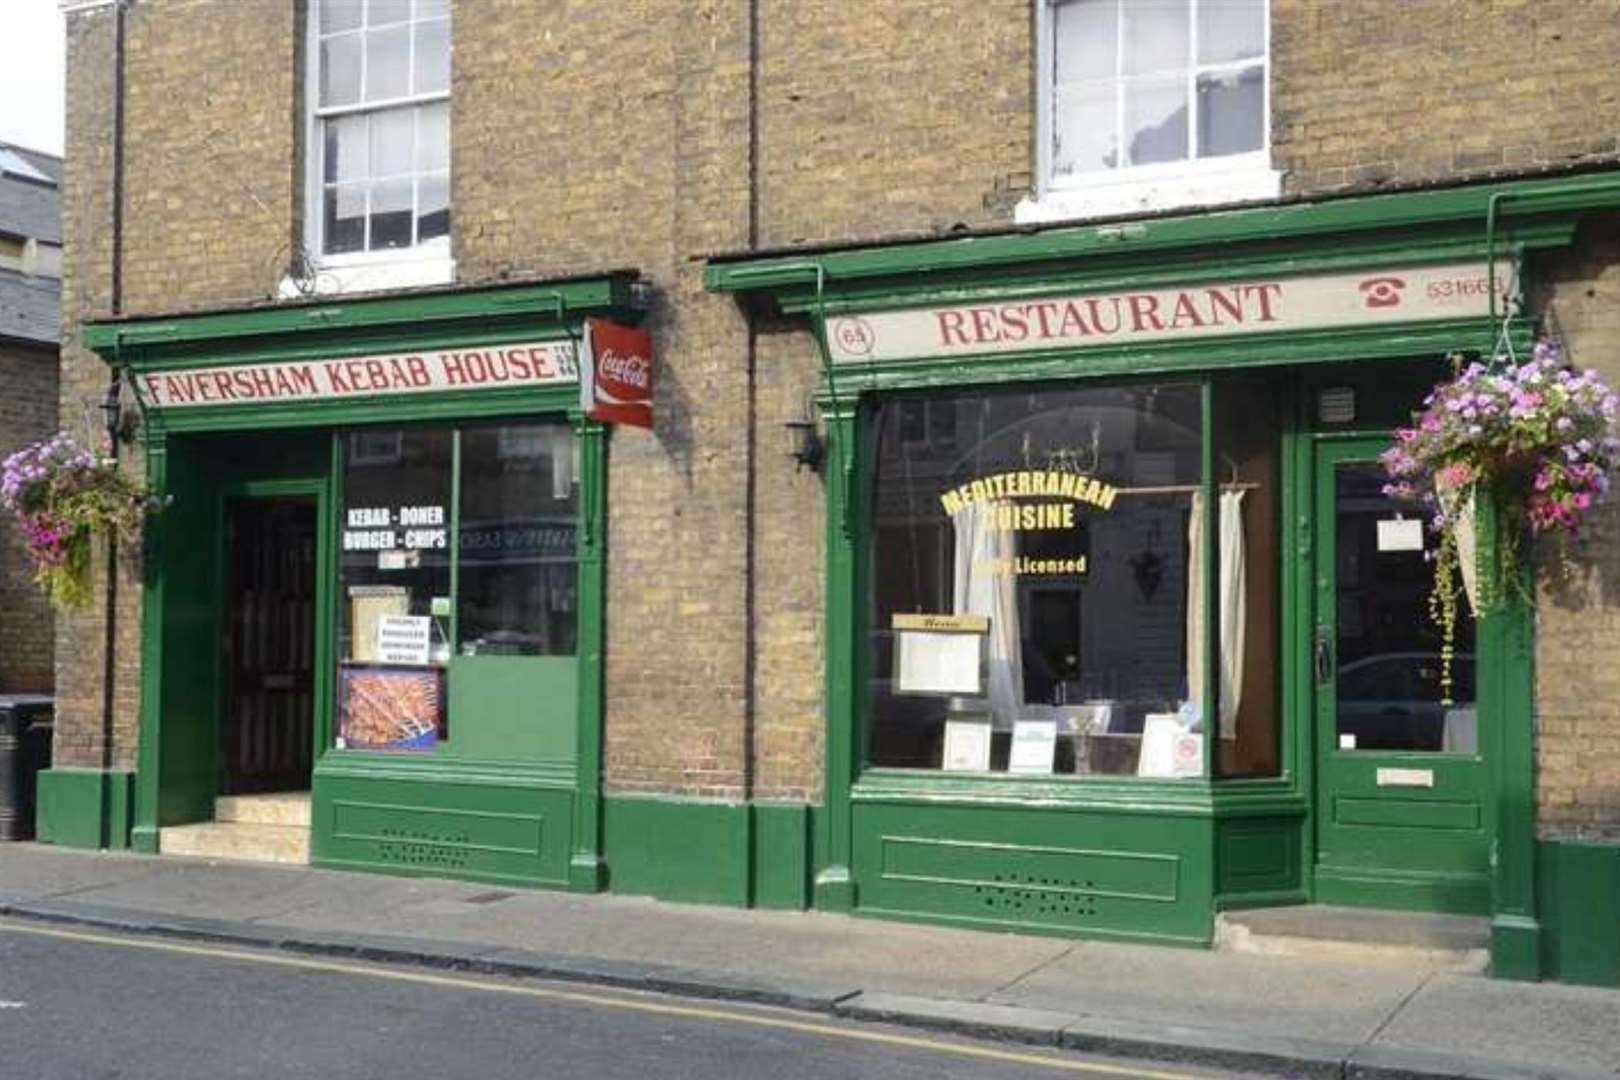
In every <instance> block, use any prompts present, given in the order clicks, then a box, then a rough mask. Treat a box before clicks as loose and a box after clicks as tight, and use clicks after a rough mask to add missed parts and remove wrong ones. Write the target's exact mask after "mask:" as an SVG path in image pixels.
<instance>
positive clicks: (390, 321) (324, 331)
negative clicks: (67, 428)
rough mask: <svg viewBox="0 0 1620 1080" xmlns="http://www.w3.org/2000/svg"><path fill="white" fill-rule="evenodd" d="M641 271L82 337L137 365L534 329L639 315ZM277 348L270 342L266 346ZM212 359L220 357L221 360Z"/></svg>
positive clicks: (100, 326)
mask: <svg viewBox="0 0 1620 1080" xmlns="http://www.w3.org/2000/svg"><path fill="white" fill-rule="evenodd" d="M636 282H637V275H636V273H635V272H634V271H629V270H615V271H610V272H608V273H605V274H601V275H595V276H590V277H573V278H563V279H558V280H553V281H542V282H525V283H522V284H515V285H497V286H489V287H483V288H466V289H439V290H431V291H421V292H414V293H406V294H399V293H390V294H386V295H380V296H368V297H354V298H349V299H343V300H330V301H321V302H314V303H302V302H289V303H282V304H276V305H265V306H262V307H255V308H246V309H235V310H230V311H213V312H199V313H196V314H176V315H167V316H156V317H149V318H148V317H143V318H130V319H115V320H94V321H90V322H86V323H85V324H84V326H83V328H82V330H81V333H80V337H81V340H82V341H83V343H84V345H85V346H86V347H87V348H90V349H93V350H95V351H96V352H99V353H102V354H104V355H105V354H110V353H113V352H119V353H123V352H126V351H129V350H133V351H135V352H136V354H137V355H136V356H126V357H125V359H128V360H130V361H131V362H132V363H139V362H141V361H142V360H143V359H145V357H146V356H147V355H148V354H161V353H165V352H171V351H174V350H176V349H177V348H179V347H190V348H192V349H196V350H198V351H201V350H202V349H203V348H208V349H212V350H216V351H217V350H218V349H219V348H220V347H221V346H224V347H227V348H232V349H233V350H235V349H245V348H248V347H251V346H249V343H250V342H254V341H263V340H266V339H278V338H284V339H286V340H287V341H288V342H290V343H296V342H299V341H308V340H310V339H311V338H312V337H317V336H319V337H326V336H336V335H342V336H353V337H362V338H363V337H365V336H367V335H368V334H375V333H381V332H387V331H397V330H401V329H403V330H405V331H406V332H408V333H409V334H410V335H411V336H412V340H417V339H420V338H424V337H428V336H434V335H439V334H456V333H461V332H465V331H467V330H473V331H476V332H485V331H487V329H488V328H489V326H490V323H491V322H492V321H494V322H496V323H512V324H516V325H519V326H528V327H531V328H532V327H534V326H535V325H537V323H544V322H554V323H558V324H563V323H566V322H568V321H570V320H574V321H577V320H578V319H580V318H583V317H584V316H586V315H607V314H612V315H614V316H615V317H617V318H620V319H624V320H627V321H634V320H637V319H639V309H638V306H637V303H636V301H635V298H634V291H635V290H634V286H635V284H636ZM259 347H261V348H271V349H273V348H274V347H275V346H274V345H273V344H272V345H261V346H259ZM214 362H216V363H217V362H218V360H217V357H216V359H215V361H214Z"/></svg>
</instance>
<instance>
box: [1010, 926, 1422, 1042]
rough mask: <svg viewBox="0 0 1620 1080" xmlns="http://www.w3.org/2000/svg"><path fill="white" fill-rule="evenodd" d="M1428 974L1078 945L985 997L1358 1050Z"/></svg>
mask: <svg viewBox="0 0 1620 1080" xmlns="http://www.w3.org/2000/svg"><path fill="white" fill-rule="evenodd" d="M1427 974H1428V973H1426V972H1424V971H1409V970H1405V969H1403V968H1399V967H1394V966H1391V965H1387V964H1379V965H1364V966H1358V965H1350V964H1345V963H1335V964H1325V963H1322V962H1320V961H1319V960H1314V959H1310V960H1308V959H1302V958H1299V957H1290V956H1258V955H1249V954H1241V953H1219V952H1205V951H1195V950H1190V949H1169V948H1152V947H1143V946H1135V945H1115V944H1109V943H1103V942H1084V943H1081V944H1080V945H1078V946H1076V947H1075V948H1074V949H1073V950H1072V951H1070V952H1069V953H1068V954H1067V955H1065V956H1063V957H1061V958H1059V959H1057V960H1055V961H1053V962H1052V963H1050V964H1048V965H1046V966H1045V967H1043V968H1041V969H1040V970H1039V971H1036V972H1034V973H1032V974H1030V975H1028V976H1027V977H1025V978H1023V979H1020V980H1019V981H1018V982H1016V983H1014V984H1013V985H1011V986H1008V987H1005V988H1003V989H1001V990H999V991H997V992H996V993H995V994H994V995H992V997H991V1000H993V1001H997V1002H1005V1003H1007V1004H1016V1005H1033V1006H1038V1007H1042V1008H1049V1009H1051V1008H1056V1009H1067V1010H1073V1011H1074V1012H1076V1013H1080V1014H1083V1015H1086V1016H1093V1017H1111V1018H1115V1019H1120V1020H1131V1021H1136V1022H1140V1023H1149V1024H1151V1023H1163V1022H1168V1021H1174V1022H1176V1023H1180V1024H1187V1025H1192V1026H1197V1027H1204V1028H1238V1029H1241V1030H1244V1031H1248V1032H1251V1033H1255V1034H1262V1035H1267V1036H1278V1037H1284V1038H1305V1039H1314V1040H1318V1041H1322V1042H1331V1043H1341V1044H1350V1045H1358V1044H1360V1043H1361V1042H1363V1041H1365V1040H1367V1039H1369V1038H1371V1037H1372V1035H1373V1034H1374V1033H1375V1032H1376V1031H1377V1030H1378V1029H1379V1026H1380V1025H1382V1024H1383V1023H1384V1022H1385V1021H1386V1020H1387V1019H1388V1018H1389V1016H1391V1015H1392V1014H1393V1013H1394V1012H1395V1011H1396V1010H1397V1009H1398V1008H1400V1006H1401V1003H1402V1002H1403V1001H1405V1000H1406V998H1407V997H1408V996H1409V995H1411V994H1412V993H1413V991H1415V990H1416V989H1417V988H1418V987H1419V986H1421V985H1422V983H1423V981H1424V979H1425V978H1426V977H1427Z"/></svg>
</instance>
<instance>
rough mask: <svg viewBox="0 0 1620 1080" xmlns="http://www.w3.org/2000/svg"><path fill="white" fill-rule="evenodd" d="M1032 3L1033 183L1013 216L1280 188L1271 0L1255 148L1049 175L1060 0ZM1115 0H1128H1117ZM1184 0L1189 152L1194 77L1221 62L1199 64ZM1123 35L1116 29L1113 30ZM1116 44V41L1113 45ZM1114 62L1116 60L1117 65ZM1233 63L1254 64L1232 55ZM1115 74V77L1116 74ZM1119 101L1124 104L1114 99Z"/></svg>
mask: <svg viewBox="0 0 1620 1080" xmlns="http://www.w3.org/2000/svg"><path fill="white" fill-rule="evenodd" d="M1034 2H1035V78H1036V85H1035V102H1036V109H1035V112H1036V120H1035V190H1034V192H1033V193H1032V194H1031V195H1030V196H1029V197H1027V198H1025V199H1024V200H1023V201H1021V202H1020V203H1019V204H1018V206H1017V207H1015V209H1014V218H1015V220H1017V221H1018V222H1020V223H1024V222H1031V223H1038V222H1047V221H1063V220H1070V219H1075V218H1088V217H1106V216H1111V215H1117V214H1131V213H1140V212H1148V211H1154V210H1165V209H1171V208H1175V207H1184V206H1203V205H1216V204H1224V203H1234V202H1251V201H1256V200H1264V199H1275V198H1277V197H1278V196H1279V195H1281V194H1282V173H1281V172H1279V171H1277V170H1275V169H1273V168H1272V167H1271V0H1263V2H1264V4H1265V9H1266V10H1265V20H1264V27H1265V30H1264V32H1265V55H1264V59H1263V60H1262V61H1261V67H1262V71H1263V73H1264V75H1263V77H1264V92H1263V94H1262V95H1261V99H1262V108H1263V115H1262V121H1261V132H1262V135H1263V138H1264V140H1265V142H1264V144H1263V145H1262V146H1261V148H1260V149H1259V150H1255V151H1251V152H1249V153H1244V154H1226V155H1223V156H1221V157H1211V158H1196V157H1190V156H1189V157H1188V158H1185V159H1183V160H1181V161H1170V162H1163V163H1160V164H1154V165H1133V166H1127V167H1124V168H1119V169H1106V170H1098V171H1095V172H1088V173H1076V174H1073V175H1070V176H1066V177H1064V178H1063V179H1062V180H1061V181H1055V180H1054V178H1053V176H1052V165H1053V162H1052V135H1053V114H1054V110H1055V109H1056V96H1057V95H1056V84H1055V80H1056V77H1057V56H1056V46H1055V42H1054V34H1055V33H1056V19H1055V18H1054V14H1053V8H1054V7H1055V6H1056V5H1057V4H1058V3H1061V2H1062V0H1034ZM1120 2H1121V3H1122V4H1128V3H1130V0H1120ZM1200 2H1201V0H1189V20H1190V23H1191V25H1190V27H1189V29H1188V56H1189V60H1190V62H1189V64H1188V68H1187V79H1188V83H1189V86H1188V99H1187V100H1188V103H1189V105H1188V115H1187V140H1188V149H1189V152H1190V151H1192V150H1194V149H1195V148H1196V147H1197V140H1198V116H1197V112H1198V110H1197V107H1196V106H1197V100H1198V99H1197V89H1198V88H1197V80H1198V75H1199V73H1200V71H1203V70H1208V69H1218V68H1221V67H1225V66H1228V65H1214V64H1211V65H1203V66H1202V67H1201V66H1200V65H1199V64H1198V63H1197V56H1198V5H1199V3H1200ZM1120 37H1121V38H1123V34H1120ZM1116 47H1118V48H1123V47H1124V46H1123V44H1118V43H1117V45H1116ZM1116 66H1117V65H1116ZM1229 66H1230V67H1231V68H1232V69H1233V70H1240V69H1242V68H1246V67H1251V66H1253V61H1252V60H1248V61H1235V62H1233V63H1232V64H1231V65H1229ZM1116 77H1117V76H1116ZM1121 107H1123V106H1121Z"/></svg>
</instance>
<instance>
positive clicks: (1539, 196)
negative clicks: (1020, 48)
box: [705, 172, 1620, 310]
mask: <svg viewBox="0 0 1620 1080" xmlns="http://www.w3.org/2000/svg"><path fill="white" fill-rule="evenodd" d="M1614 205H1620V174H1616V173H1612V172H1610V173H1604V174H1594V175H1592V176H1586V177H1575V178H1565V179H1551V180H1532V181H1515V182H1507V183H1496V184H1479V185H1473V186H1468V187H1454V188H1443V189H1434V190H1425V191H1414V192H1402V193H1391V194H1383V195H1367V196H1349V197H1337V198H1329V199H1321V200H1317V201H1311V202H1297V203H1290V204H1286V205H1267V206H1260V207H1242V208H1235V209H1229V210H1215V211H1208V212H1194V213H1187V214H1178V215H1174V216H1165V217H1159V218H1153V219H1147V220H1138V221H1126V222H1107V223H1103V224H1091V225H1084V226H1068V227H1057V228H1039V229H1030V230H1025V231H1017V232H1009V233H1000V234H988V235H976V236H963V237H951V238H947V239H928V240H916V241H901V242H896V243H890V244H885V245H881V246H876V245H874V246H863V247H853V248H848V249H843V250H835V251H823V252H806V253H802V254H791V253H777V254H771V255H766V256H755V255H736V256H719V257H716V258H714V259H711V260H710V262H709V265H708V267H707V269H706V272H705V283H706V285H707V287H708V288H709V289H710V290H711V291H714V292H735V293H744V292H765V293H771V294H774V295H776V296H777V297H778V299H779V302H780V303H781V304H782V306H783V307H784V309H787V310H792V309H794V308H800V309H808V308H809V307H811V306H814V305H816V304H817V303H818V300H819V299H820V298H818V296H817V293H818V285H819V291H820V292H821V293H824V294H825V300H826V301H827V302H828V308H827V309H828V310H834V308H833V307H832V304H833V303H834V302H838V301H842V300H843V299H844V298H846V297H848V298H849V299H857V298H858V299H859V300H861V301H874V300H876V299H877V298H878V295H879V293H881V292H882V291H883V290H882V289H881V287H880V286H879V285H878V284H877V283H881V282H883V281H884V280H885V279H888V280H890V281H894V282H899V283H900V287H901V288H902V289H904V290H906V291H908V292H910V291H915V292H916V293H919V294H920V293H923V292H925V291H929V290H932V289H936V288H949V287H950V285H951V284H952V277H953V275H963V276H961V277H959V278H958V279H957V281H956V284H958V285H961V284H964V283H965V284H966V285H967V287H969V288H972V287H973V285H972V282H973V281H974V278H975V277H977V278H978V279H979V281H980V284H981V285H988V284H991V283H990V282H986V281H984V280H983V279H984V278H985V277H986V276H988V275H989V274H992V273H994V274H996V275H997V277H998V279H999V280H998V282H997V284H1005V283H1006V280H1005V278H1004V277H1001V275H1002V274H1003V273H1004V272H1005V271H1006V270H1007V269H1008V268H1018V267H1029V268H1032V269H1033V268H1036V267H1039V268H1040V269H1041V273H1042V280H1043V281H1046V282H1055V281H1057V280H1063V279H1064V277H1065V275H1067V274H1069V273H1074V275H1075V276H1074V277H1072V278H1068V279H1067V285H1068V286H1069V287H1072V286H1073V285H1074V284H1076V283H1079V282H1082V281H1085V280H1087V275H1089V274H1092V273H1095V274H1097V277H1096V278H1095V279H1094V280H1095V281H1097V282H1098V283H1099V284H1101V283H1102V282H1105V281H1113V282H1114V283H1118V284H1124V283H1127V282H1133V281H1141V282H1144V283H1145V282H1147V281H1151V280H1163V279H1167V278H1175V279H1177V280H1191V278H1190V277H1189V268H1190V267H1196V266H1198V265H1200V264H1202V265H1204V266H1207V267H1208V268H1209V270H1210V271H1211V272H1214V271H1216V270H1219V271H1220V272H1222V273H1230V272H1233V271H1234V270H1237V269H1238V268H1240V267H1242V266H1244V265H1245V264H1246V263H1247V265H1250V266H1253V267H1256V268H1258V267H1262V266H1267V265H1270V266H1271V267H1272V271H1268V272H1274V271H1275V269H1277V268H1278V261H1279V260H1283V261H1284V262H1286V260H1287V259H1288V258H1290V257H1291V253H1296V254H1297V253H1303V256H1304V257H1303V258H1301V259H1299V260H1298V264H1297V266H1296V269H1298V270H1305V269H1312V268H1322V267H1326V266H1330V265H1334V264H1335V262H1338V263H1339V264H1341V265H1342V264H1343V261H1344V260H1346V259H1352V260H1353V259H1360V260H1363V262H1364V264H1366V265H1377V264H1380V263H1384V262H1392V261H1396V260H1406V261H1411V260H1412V259H1413V258H1417V259H1421V260H1426V261H1433V260H1434V259H1436V258H1439V259H1449V258H1454V257H1457V256H1458V255H1461V254H1463V253H1472V254H1477V255H1484V254H1485V253H1486V249H1487V247H1488V246H1489V244H1490V241H1488V240H1487V237H1486V226H1487V218H1488V217H1489V216H1492V215H1493V213H1494V216H1495V218H1496V224H1497V225H1498V226H1499V227H1500V228H1501V230H1502V233H1503V235H1502V237H1501V241H1502V243H1503V248H1502V249H1501V250H1503V251H1504V252H1505V251H1506V250H1507V249H1508V248H1511V247H1513V246H1518V247H1520V248H1523V249H1525V250H1532V249H1535V248H1538V247H1542V246H1557V245H1561V244H1567V243H1568V242H1569V236H1570V232H1571V231H1572V229H1573V226H1574V217H1575V215H1578V214H1579V213H1580V212H1582V211H1584V210H1589V209H1594V208H1600V207H1605V206H1614ZM1312 252H1317V254H1312ZM1167 256H1169V257H1167ZM1091 267H1095V268H1096V269H1095V271H1093V270H1091V269H1084V268H1091ZM1109 275H1118V276H1117V277H1113V278H1111V277H1109ZM1133 275H1140V276H1133ZM935 282H938V283H939V284H938V285H935V284H933V283H935ZM887 291H888V293H889V295H890V296H891V298H892V295H893V293H894V291H895V290H894V289H893V288H890V289H889V290H887ZM979 294H980V293H978V292H975V295H979ZM891 302H892V299H891Z"/></svg>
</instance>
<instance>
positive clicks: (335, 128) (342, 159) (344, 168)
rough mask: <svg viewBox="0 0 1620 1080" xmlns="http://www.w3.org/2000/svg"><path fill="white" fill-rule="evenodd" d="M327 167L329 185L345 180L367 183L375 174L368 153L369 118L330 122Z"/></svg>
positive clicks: (340, 118) (327, 128)
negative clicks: (367, 131)
mask: <svg viewBox="0 0 1620 1080" xmlns="http://www.w3.org/2000/svg"><path fill="white" fill-rule="evenodd" d="M325 127H326V168H325V178H326V182H327V183H329V184H330V183H333V182H337V181H344V180H364V179H365V178H366V177H368V176H370V175H371V172H370V168H371V167H370V165H368V164H367V160H368V158H367V153H366V118H365V117H364V116H340V117H338V118H337V119H335V120H327V121H326V122H325Z"/></svg>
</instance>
